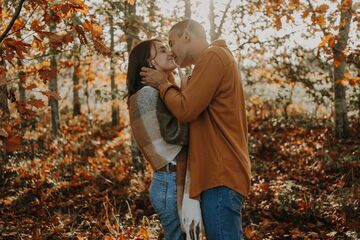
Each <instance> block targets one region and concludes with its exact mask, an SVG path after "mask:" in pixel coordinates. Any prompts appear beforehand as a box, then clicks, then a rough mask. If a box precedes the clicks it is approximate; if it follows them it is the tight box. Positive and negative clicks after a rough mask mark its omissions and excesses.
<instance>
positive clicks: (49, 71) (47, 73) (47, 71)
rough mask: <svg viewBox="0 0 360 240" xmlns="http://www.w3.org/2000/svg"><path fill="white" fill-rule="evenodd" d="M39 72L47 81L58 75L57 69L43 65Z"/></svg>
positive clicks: (45, 81)
mask: <svg viewBox="0 0 360 240" xmlns="http://www.w3.org/2000/svg"><path fill="white" fill-rule="evenodd" d="M38 74H39V76H40V79H41V80H42V81H43V82H44V83H47V82H48V81H49V80H50V79H51V78H54V77H56V70H55V69H53V68H51V67H42V68H41V69H39V71H38Z"/></svg>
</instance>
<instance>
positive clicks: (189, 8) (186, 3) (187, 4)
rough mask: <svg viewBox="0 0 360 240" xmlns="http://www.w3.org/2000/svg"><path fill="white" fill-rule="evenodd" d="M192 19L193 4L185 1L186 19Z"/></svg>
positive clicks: (188, 0)
mask: <svg viewBox="0 0 360 240" xmlns="http://www.w3.org/2000/svg"><path fill="white" fill-rule="evenodd" d="M190 18H191V3H190V0H185V19H190Z"/></svg>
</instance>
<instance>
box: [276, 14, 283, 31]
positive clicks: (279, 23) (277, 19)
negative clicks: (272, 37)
mask: <svg viewBox="0 0 360 240" xmlns="http://www.w3.org/2000/svg"><path fill="white" fill-rule="evenodd" d="M274 23H275V26H276V29H277V30H280V29H281V28H282V23H281V16H276V17H275V19H274Z"/></svg>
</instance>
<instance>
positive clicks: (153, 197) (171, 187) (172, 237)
mask: <svg viewBox="0 0 360 240" xmlns="http://www.w3.org/2000/svg"><path fill="white" fill-rule="evenodd" d="M149 192H150V201H151V204H152V206H153V207H154V209H155V211H156V213H157V214H158V216H159V219H160V222H161V225H162V227H163V229H164V235H165V238H166V239H167V240H178V239H185V233H183V232H182V231H181V227H180V219H179V215H178V210H177V202H176V201H177V199H176V173H175V172H170V173H167V172H154V176H153V180H152V182H151V184H150V189H149Z"/></svg>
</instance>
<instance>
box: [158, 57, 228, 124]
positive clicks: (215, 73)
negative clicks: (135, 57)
mask: <svg viewBox="0 0 360 240" xmlns="http://www.w3.org/2000/svg"><path fill="white" fill-rule="evenodd" d="M224 72H225V66H224V63H223V62H222V61H221V59H220V57H219V55H218V54H216V53H215V52H213V51H210V52H208V53H206V54H205V55H204V56H202V57H201V58H200V59H199V61H198V63H197V64H196V66H195V68H194V71H193V74H192V78H191V81H190V82H189V84H188V86H187V87H186V88H185V89H184V90H180V89H179V88H178V87H177V86H176V85H174V84H171V83H168V82H167V83H164V84H161V85H160V88H159V90H160V96H161V98H162V99H163V101H164V102H165V104H166V106H167V107H168V109H169V110H170V111H171V112H172V113H173V115H174V116H175V117H176V118H177V119H178V120H179V121H180V122H182V123H186V122H191V121H193V120H194V119H196V118H197V117H198V116H199V115H200V113H202V112H203V111H204V110H205V109H206V108H207V107H208V106H209V104H210V102H211V100H212V99H213V97H214V95H215V93H216V90H217V89H218V87H219V84H220V82H221V80H222V78H223V75H224Z"/></svg>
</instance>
